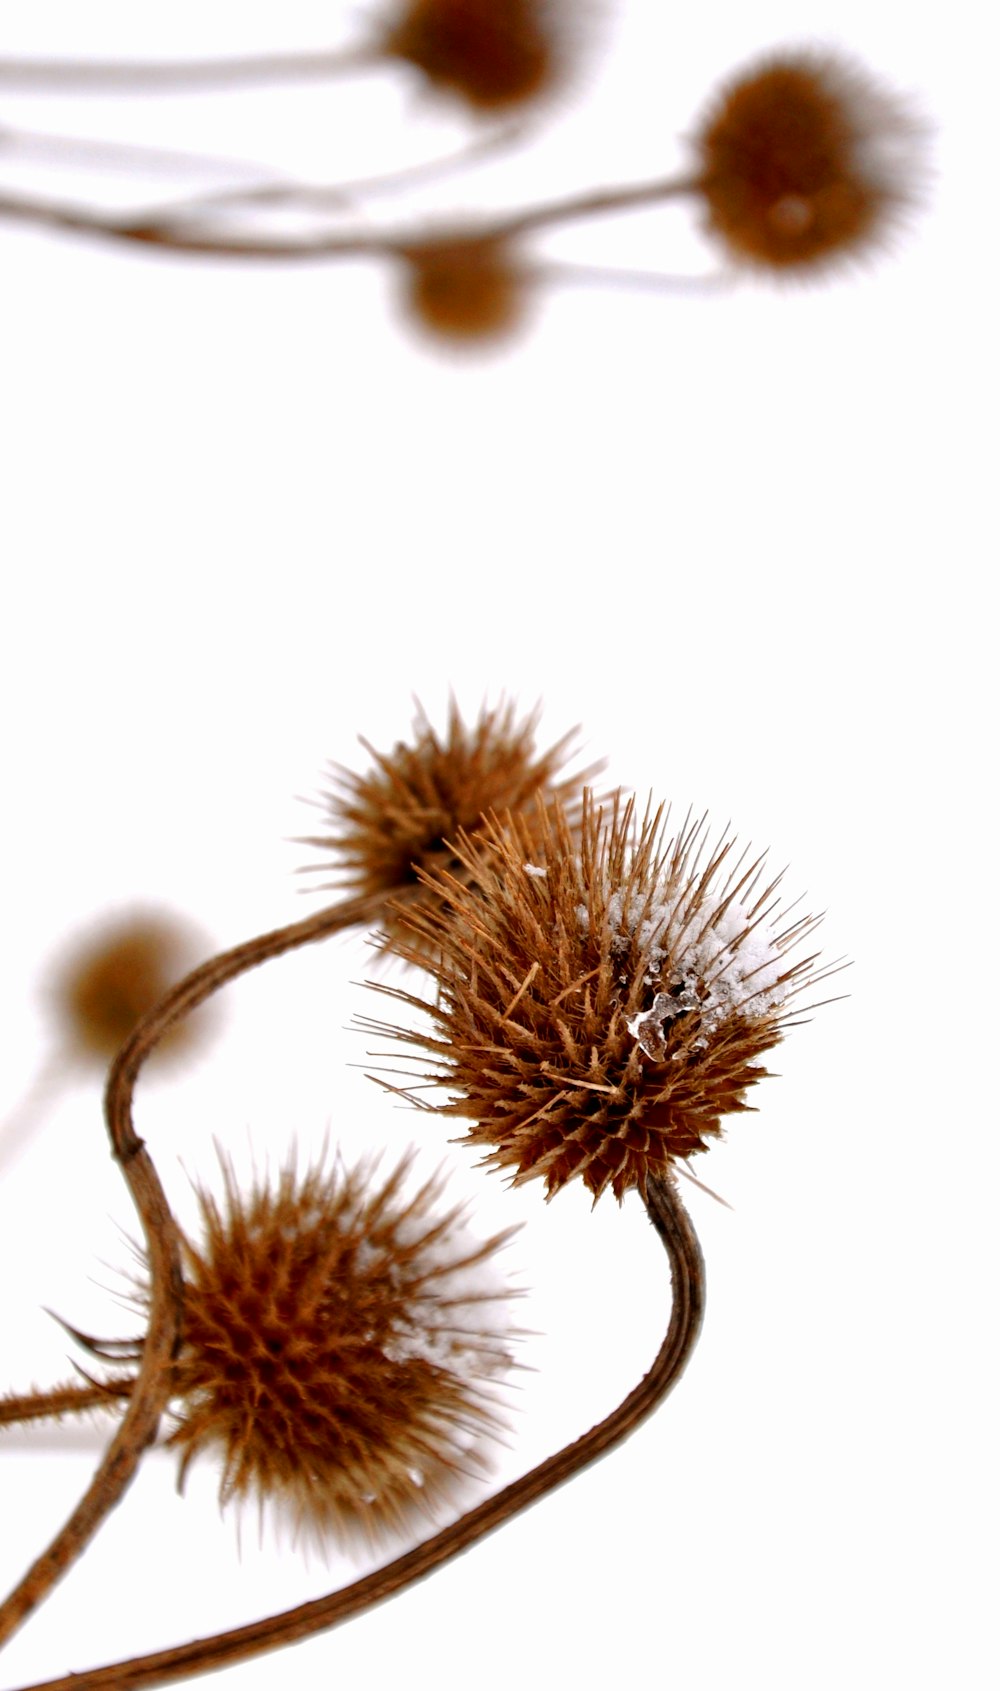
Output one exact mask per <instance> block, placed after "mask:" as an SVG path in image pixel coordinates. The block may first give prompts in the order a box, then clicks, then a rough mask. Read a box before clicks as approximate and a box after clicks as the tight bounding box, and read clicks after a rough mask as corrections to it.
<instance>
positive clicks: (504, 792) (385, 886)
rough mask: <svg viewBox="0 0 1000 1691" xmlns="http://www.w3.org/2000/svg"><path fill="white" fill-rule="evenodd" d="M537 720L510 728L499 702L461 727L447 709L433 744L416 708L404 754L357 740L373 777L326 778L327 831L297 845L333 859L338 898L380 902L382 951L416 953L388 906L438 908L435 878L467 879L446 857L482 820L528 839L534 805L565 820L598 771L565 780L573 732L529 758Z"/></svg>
mask: <svg viewBox="0 0 1000 1691" xmlns="http://www.w3.org/2000/svg"><path fill="white" fill-rule="evenodd" d="M538 716H539V712H538V710H537V709H535V710H533V711H531V712H529V714H528V715H527V716H525V717H523V718H522V719H521V720H520V721H519V720H518V719H517V716H516V714H515V710H514V706H513V705H512V704H510V703H509V702H506V703H505V702H503V701H501V703H499V704H498V705H496V706H494V707H492V708H486V707H485V706H484V708H483V709H482V711H481V712H480V714H479V717H478V719H477V720H476V721H475V722H473V723H466V722H465V721H464V720H463V718H462V716H461V714H460V713H459V710H458V706H457V705H456V704H455V701H454V700H452V701H451V704H450V707H449V711H448V721H447V727H446V729H445V731H444V733H443V734H439V733H438V732H436V731H435V729H434V728H432V727H431V724H430V722H429V721H428V719H427V716H426V714H425V713H424V711H423V709H422V707H420V706H418V709H417V715H416V718H415V720H414V724H413V735H412V740H411V742H410V743H409V744H406V743H404V742H402V741H400V742H398V743H397V744H396V745H395V746H394V747H393V749H392V751H391V752H377V751H376V750H375V748H374V747H373V746H371V745H370V744H369V742H368V741H367V740H364V739H362V741H361V744H362V745H363V746H364V747H365V750H366V751H367V752H368V753H369V755H370V757H371V758H372V760H373V764H374V767H373V768H372V769H370V770H369V771H368V772H367V773H366V774H364V775H358V774H356V773H355V772H354V771H353V770H349V769H345V768H343V767H342V766H340V765H334V766H333V767H332V768H331V771H330V786H329V789H328V792H327V793H326V795H325V796H324V798H323V799H322V801H321V802H322V805H323V808H324V810H325V811H326V815H327V820H328V831H327V832H324V833H322V834H313V835H309V836H308V837H307V838H306V840H305V842H304V843H306V844H308V845H314V846H319V847H321V848H322V849H323V850H324V851H329V852H331V853H333V854H334V856H335V858H336V859H337V860H338V861H339V868H340V874H339V878H338V881H337V882H336V883H335V884H336V885H338V886H339V887H340V888H341V889H342V890H343V891H345V892H347V893H349V894H350V895H351V896H357V897H363V898H370V899H373V900H381V901H384V906H383V908H384V914H383V917H382V920H383V923H384V927H385V930H386V934H387V936H388V939H389V942H390V944H392V943H393V942H394V941H395V939H397V938H404V937H405V940H406V944H407V948H408V953H409V954H412V953H413V952H414V950H415V949H416V948H417V946H418V941H417V938H416V935H415V933H414V932H413V931H412V930H407V931H406V933H405V936H404V933H403V929H402V926H401V921H400V916H399V913H398V911H397V909H396V908H395V905H394V904H391V903H390V902H389V901H390V900H395V901H396V902H398V903H400V904H405V905H409V904H411V903H414V904H428V903H429V904H434V905H442V904H447V902H448V894H447V892H446V890H445V886H444V882H443V881H442V879H441V877H442V876H448V877H451V876H454V877H457V878H458V879H459V880H461V879H464V878H465V877H466V876H467V875H469V874H471V873H474V870H471V869H470V868H469V867H468V865H467V863H466V861H465V860H464V859H463V858H462V857H461V856H460V855H458V854H457V853H456V851H455V850H454V846H453V842H454V841H455V840H457V838H458V836H459V834H462V833H464V834H465V835H467V836H468V837H469V838H470V839H473V840H474V839H475V838H476V837H477V835H478V833H479V831H480V830H481V829H482V828H483V826H484V825H485V821H486V818H487V817H488V816H489V815H490V814H492V813H493V812H500V811H504V812H506V811H511V812H513V813H515V814H523V815H524V816H525V818H526V820H525V826H526V827H528V828H529V829H530V830H537V828H538V825H539V823H538V817H539V804H540V805H541V807H542V808H543V809H544V807H545V805H548V804H551V803H555V802H556V801H561V802H562V804H563V805H564V806H565V807H566V809H567V814H568V815H570V816H572V814H573V812H574V806H575V804H576V803H577V802H578V799H579V795H580V793H581V791H582V787H583V783H584V781H585V780H586V779H587V777H588V775H592V774H594V773H595V772H596V769H597V767H599V766H591V768H590V769H589V770H582V771H581V772H580V773H579V774H576V775H566V774H564V773H563V770H564V768H565V765H566V762H567V759H568V758H569V757H570V756H571V753H572V749H573V742H574V741H575V739H576V730H573V731H572V732H571V733H569V734H567V735H564V736H563V738H562V739H561V740H559V741H557V742H556V744H555V745H552V746H550V747H549V748H548V750H547V751H544V752H538V751H536V749H535V734H536V729H537V726H538ZM314 867H316V868H323V867H325V865H315V866H314ZM428 877H430V878H428ZM327 884H329V883H327Z"/></svg>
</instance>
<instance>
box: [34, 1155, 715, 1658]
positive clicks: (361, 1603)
mask: <svg viewBox="0 0 1000 1691" xmlns="http://www.w3.org/2000/svg"><path fill="white" fill-rule="evenodd" d="M646 1205H647V1209H648V1213H649V1218H650V1220H651V1221H652V1223H653V1226H654V1227H655V1229H656V1231H657V1233H658V1234H659V1236H660V1239H661V1241H662V1243H663V1246H664V1249H665V1250H666V1253H667V1256H668V1259H669V1261H670V1270H671V1311H670V1322H669V1326H668V1329H667V1334H666V1337H665V1339H664V1341H663V1344H662V1345H661V1347H660V1350H659V1352H658V1353H657V1356H656V1359H655V1361H654V1362H653V1365H652V1367H651V1368H650V1370H649V1372H648V1374H646V1375H645V1377H644V1378H643V1379H642V1380H641V1381H640V1383H639V1384H638V1385H637V1386H636V1387H635V1389H634V1390H633V1391H631V1392H630V1393H629V1395H628V1397H626V1398H625V1400H624V1402H622V1403H621V1404H619V1406H618V1408H617V1409H615V1410H614V1411H613V1412H612V1413H611V1414H610V1415H608V1416H607V1417H606V1418H605V1419H604V1420H603V1421H600V1422H598V1424H597V1426H596V1427H592V1428H591V1429H590V1431H589V1432H588V1433H585V1434H584V1435H583V1437H582V1438H580V1439H577V1440H576V1441H575V1443H573V1444H570V1445H567V1446H566V1448H565V1449H563V1450H560V1451H559V1452H557V1454H556V1455H554V1456H550V1457H549V1458H548V1459H547V1460H546V1461H545V1462H542V1463H540V1464H539V1465H538V1467H536V1468H533V1469H532V1470H531V1472H530V1473H527V1474H524V1475H522V1477H521V1478H520V1479H518V1480H514V1481H513V1483H512V1484H511V1485H508V1486H505V1487H504V1489H503V1490H502V1491H500V1492H498V1493H497V1495H496V1496H495V1497H491V1498H488V1499H487V1501H486V1502H485V1503H481V1504H480V1505H479V1506H478V1507H477V1508H475V1509H471V1510H469V1512H468V1513H467V1514H465V1515H463V1516H462V1517H461V1518H460V1519H459V1520H458V1521H455V1522H454V1523H453V1524H452V1525H451V1526H449V1527H445V1528H444V1530H443V1531H442V1532H439V1533H436V1534H435V1535H434V1537H433V1538H429V1539H428V1540H427V1541H426V1542H425V1543H424V1544H419V1545H417V1547H416V1548H415V1549H414V1550H409V1551H407V1552H406V1554H405V1555H403V1556H399V1557H397V1558H396V1560H395V1561H393V1562H390V1563H389V1565H388V1566H387V1567H385V1568H380V1569H379V1570H378V1571H377V1572H375V1573H372V1574H366V1575H365V1577H364V1578H363V1579H359V1580H355V1581H354V1583H353V1584H352V1585H349V1586H347V1587H346V1589H344V1590H342V1591H335V1592H332V1593H331V1594H330V1595H329V1596H327V1597H320V1598H318V1599H315V1600H314V1601H313V1602H310V1603H302V1604H299V1605H298V1606H297V1607H296V1608H294V1609H287V1610H285V1611H284V1612H283V1613H281V1614H277V1615H271V1616H269V1617H268V1618H267V1619H265V1620H260V1621H253V1622H251V1623H250V1624H249V1625H248V1626H240V1627H235V1628H233V1629H232V1630H230V1631H228V1632H223V1633H218V1634H216V1635H215V1636H213V1637H210V1638H201V1639H194V1640H192V1641H191V1642H190V1643H187V1644H181V1645H177V1646H176V1647H174V1648H173V1649H168V1650H157V1651H154V1652H152V1653H151V1654H150V1655H147V1656H138V1657H132V1658H131V1659H130V1660H128V1661H123V1662H116V1663H113V1664H112V1665H110V1666H108V1667H102V1668H96V1669H93V1670H92V1671H89V1672H86V1673H71V1674H68V1675H66V1676H64V1677H62V1678H60V1679H51V1680H45V1681H43V1682H40V1683H39V1684H37V1685H35V1686H32V1687H30V1691H112V1688H114V1691H124V1688H125V1687H128V1688H130V1691H137V1688H138V1687H140V1686H146V1685H166V1684H169V1683H172V1682H173V1681H176V1680H179V1679H183V1678H185V1677H187V1676H188V1675H189V1674H193V1673H207V1672H210V1671H211V1670H213V1669H215V1668H221V1667H226V1666H229V1665H231V1664H232V1663H234V1662H239V1661H246V1660H247V1659H249V1658H250V1657H252V1656H256V1655H261V1654H262V1653H263V1652H264V1651H265V1650H274V1649H278V1648H279V1647H280V1646H282V1645H285V1644H292V1643H296V1642H299V1641H301V1640H302V1639H304V1638H310V1637H312V1636H313V1635H314V1634H316V1633H319V1632H324V1631H328V1630H329V1629H330V1628H331V1627H334V1626H337V1625H338V1624H339V1623H340V1622H341V1621H345V1620H349V1619H350V1618H351V1616H353V1615H357V1614H360V1613H361V1612H362V1611H364V1610H366V1609H369V1608H371V1607H372V1606H373V1605H374V1604H376V1603H380V1602H383V1601H384V1600H385V1599H386V1598H387V1597H392V1596H394V1595H395V1594H396V1593H397V1592H399V1591H402V1590H404V1589H405V1588H406V1587H407V1586H409V1585H413V1584H414V1583H415V1582H416V1581H417V1580H419V1579H424V1578H425V1577H426V1576H427V1575H428V1574H430V1573H432V1572H433V1571H434V1570H435V1569H436V1568H439V1567H441V1566H442V1565H443V1563H445V1562H447V1561H450V1560H451V1559H452V1557H454V1556H457V1555H459V1554H460V1553H461V1552H462V1551H463V1550H468V1549H469V1548H470V1546H471V1545H473V1544H475V1543H476V1542H477V1541H478V1540H479V1539H481V1538H484V1537H485V1536H486V1534H487V1533H490V1532H493V1531H495V1529H496V1528H497V1527H500V1526H502V1525H503V1523H504V1522H505V1521H508V1520H510V1519H511V1517H512V1516H514V1515H516V1514H518V1513H519V1512H520V1511H521V1510H522V1509H527V1508H528V1507H529V1506H530V1505H531V1504H532V1503H537V1502H538V1501H539V1499H540V1498H542V1497H544V1495H545V1494H546V1492H549V1491H551V1490H553V1489H554V1487H556V1486H558V1485H562V1484H563V1483H564V1481H566V1480H568V1479H571V1478H572V1476H573V1475H574V1474H577V1473H579V1472H580V1470H581V1469H582V1468H585V1467H586V1466H587V1465H588V1464H589V1463H591V1462H593V1461H595V1460H596V1458H597V1457H599V1456H603V1455H604V1454H606V1452H607V1451H609V1450H611V1449H612V1448H613V1447H614V1446H615V1445H616V1444H619V1443H621V1441H622V1440H623V1439H625V1438H627V1437H628V1435H629V1434H630V1433H632V1432H634V1431H635V1429H636V1428H637V1427H638V1426H639V1424H640V1423H641V1422H642V1421H644V1420H645V1418H646V1417H647V1416H648V1415H650V1414H651V1413H652V1412H653V1410H654V1409H655V1408H656V1407H657V1405H658V1404H659V1403H661V1402H662V1401H663V1399H664V1398H665V1397H666V1395H667V1393H668V1392H669V1391H670V1390H671V1388H672V1387H673V1386H674V1385H675V1384H676V1382H677V1381H678V1380H679V1379H680V1376H681V1374H682V1373H683V1371H684V1368H685V1365H686V1363H687V1361H688V1358H689V1357H690V1355H691V1352H692V1350H693V1348H694V1344H695V1341H696V1340H697V1337H698V1333H699V1329H700V1326H701V1319H702V1313H703V1309H704V1296H705V1290H704V1263H703V1260H702V1255H701V1250H700V1247H699V1245H698V1240H697V1237H696V1235H695V1232H694V1229H693V1228H692V1226H691V1222H690V1220H689V1218H688V1215H687V1213H686V1211H685V1209H684V1207H683V1205H682V1203H681V1201H680V1198H679V1197H678V1195H677V1192H676V1190H675V1188H674V1185H673V1182H672V1180H670V1179H665V1180H661V1179H658V1178H651V1179H650V1181H649V1182H648V1186H647V1191H646Z"/></svg>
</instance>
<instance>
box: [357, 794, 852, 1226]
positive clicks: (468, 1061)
mask: <svg viewBox="0 0 1000 1691" xmlns="http://www.w3.org/2000/svg"><path fill="white" fill-rule="evenodd" d="M663 821H664V818H663V817H662V814H661V812H657V813H656V815H655V816H650V815H649V814H648V813H647V816H646V818H645V820H644V821H643V822H642V824H641V825H640V826H636V825H635V823H634V817H633V808H632V804H631V801H629V802H627V803H623V802H622V801H621V800H620V798H618V799H616V800H615V802H614V805H613V807H612V810H611V813H610V816H608V817H607V818H606V817H605V814H604V812H603V811H601V810H600V809H598V808H597V807H596V806H595V804H594V803H593V802H592V801H591V800H590V799H589V795H588V798H587V799H586V800H585V804H584V814H583V823H582V833H581V834H580V836H579V837H578V836H577V834H576V833H575V831H573V830H571V829H570V827H569V826H568V824H567V822H566V819H565V816H564V815H563V814H562V813H561V812H559V811H556V812H554V813H552V812H550V813H548V814H544V815H543V816H542V817H541V818H540V824H541V835H542V837H541V842H539V833H538V830H537V829H536V830H535V831H534V832H532V830H530V829H529V828H528V827H526V826H525V823H524V821H523V818H509V819H507V820H506V822H505V824H504V825H503V826H501V825H500V824H499V823H494V824H491V825H490V826H489V827H488V828H486V829H485V830H483V832H482V834H481V835H480V837H479V839H478V840H476V841H472V840H469V839H463V840H462V841H461V842H460V846H459V855H460V858H461V861H462V863H463V865H464V867H465V870H466V874H467V878H468V881H469V882H472V881H474V882H475V889H476V890H475V891H474V892H472V891H470V890H469V887H468V885H462V884H459V883H457V882H455V881H452V880H451V879H448V880H447V883H446V886H445V885H444V884H441V885H440V891H441V894H442V896H443V894H444V892H445V891H446V890H447V893H448V897H449V900H450V908H449V909H448V910H447V912H445V911H443V910H442V907H441V905H440V903H436V902H431V903H427V904H423V905H420V906H417V907H414V908H412V909H408V910H403V909H400V911H399V918H400V922H401V923H402V925H403V927H404V928H407V927H408V928H409V929H410V931H411V933H412V934H413V936H414V939H413V944H414V946H415V948H417V949H418V950H419V952H420V954H421V955H423V954H425V953H426V952H428V951H431V950H435V949H436V951H437V953H438V956H437V960H436V962H435V963H434V965H433V972H434V974H435V975H436V977H437V987H438V991H437V994H436V996H435V997H434V999H432V1000H423V999H420V998H419V997H416V996H414V995H413V994H411V993H406V992H402V991H399V990H398V989H391V988H388V987H382V988H379V989H378V990H381V991H385V992H390V994H391V995H392V996H394V997H395V998H397V999H399V1000H402V1001H404V1002H406V1003H408V1004H410V1005H411V1006H414V1007H416V1008H417V1009H419V1010H420V1011H421V1012H423V1013H424V1015H425V1016H426V1017H427V1018H429V1022H430V1028H431V1031H429V1032H428V1031H422V1030H421V1031H411V1030H408V1029H402V1028H398V1027H394V1026H388V1025H387V1024H385V1023H382V1022H375V1021H371V1020H370V1019H367V1018H366V1024H365V1025H367V1026H368V1027H369V1028H371V1029H375V1030H377V1031H379V1032H380V1033H383V1034H384V1033H386V1032H388V1033H390V1034H392V1035H393V1036H394V1037H396V1038H398V1039H401V1040H403V1041H404V1042H405V1043H407V1044H408V1045H413V1046H417V1047H419V1048H422V1049H423V1050H424V1051H425V1052H427V1053H428V1054H429V1055H428V1058H427V1061H428V1064H429V1069H430V1072H429V1075H428V1079H430V1080H432V1081H436V1082H438V1083H439V1084H441V1085H442V1086H446V1087H447V1088H448V1089H449V1092H450V1096H449V1098H448V1100H447V1101H446V1102H444V1103H442V1104H438V1105H433V1104H426V1103H425V1104H424V1107H425V1108H429V1109H436V1110H437V1111H439V1112H440V1113H442V1114H445V1115H454V1116H461V1117H464V1118H466V1119H468V1118H471V1120H472V1122H473V1125H472V1127H471V1128H470V1129H469V1130H468V1133H467V1135H466V1139H467V1142H468V1143H469V1144H473V1145H479V1146H484V1147H485V1148H486V1151H487V1155H486V1158H485V1160H486V1162H488V1163H491V1164H494V1165H495V1166H497V1167H500V1168H507V1169H511V1170H513V1179H514V1182H515V1184H517V1183H520V1182H521V1181H524V1180H527V1179H529V1178H531V1177H533V1176H536V1175H537V1176H542V1177H544V1179H545V1181H546V1185H547V1188H548V1192H549V1194H550V1195H551V1194H552V1193H553V1192H555V1191H556V1190H557V1188H559V1187H560V1186H562V1185H564V1184H565V1182H566V1181H567V1180H569V1179H571V1178H572V1177H573V1176H574V1175H579V1176H580V1177H581V1178H582V1179H583V1181H584V1182H585V1184H586V1185H587V1186H588V1187H589V1189H590V1190H591V1191H592V1192H593V1193H594V1196H595V1198H597V1197H599V1196H600V1194H601V1193H602V1192H603V1191H605V1189H606V1188H608V1187H610V1188H611V1190H612V1191H613V1192H614V1194H615V1196H616V1197H617V1198H619V1199H620V1198H621V1197H622V1195H623V1193H624V1192H626V1191H627V1190H628V1189H629V1188H630V1187H637V1188H638V1189H639V1191H640V1192H644V1191H645V1186H646V1181H647V1178H648V1177H649V1176H650V1175H653V1174H655V1175H664V1174H666V1173H667V1172H668V1171H669V1169H670V1166H671V1164H672V1162H673V1161H674V1160H675V1159H677V1158H687V1157H690V1156H691V1155H693V1154H694V1153H695V1152H696V1151H702V1150H705V1149H706V1148H707V1143H708V1141H709V1140H710V1139H711V1138H713V1137H715V1136H717V1135H718V1134H719V1133H720V1132H721V1122H720V1118H721V1117H722V1116H723V1115H726V1114H727V1113H729V1112H730V1111H737V1110H746V1109H749V1108H750V1106H749V1105H748V1104H747V1103H746V1101H745V1093H746V1090H747V1088H748V1087H749V1086H751V1085H752V1084H753V1082H754V1081H756V1080H758V1079H760V1078H761V1076H763V1075H764V1074H766V1072H767V1071H766V1070H765V1069H764V1068H762V1067H761V1066H760V1063H759V1058H760V1057H761V1056H762V1054H763V1053H764V1052H765V1051H767V1050H769V1049H770V1048H771V1047H772V1046H774V1045H776V1044H777V1043H778V1041H779V1040H780V1038H781V1035H782V1030H783V1028H784V1027H785V1026H786V1025H787V1023H788V1019H789V1015H790V1011H791V1005H792V1000H793V999H794V998H795V997H796V995H797V994H798V993H799V992H801V990H802V988H803V987H804V986H805V985H806V984H807V983H808V982H810V981H813V980H815V979H817V978H818V977H817V976H816V974H815V972H814V971H813V969H812V963H813V959H812V958H811V957H800V958H798V960H793V959H792V957H791V956H790V953H791V952H792V950H793V948H794V947H795V946H796V945H797V944H798V943H799V941H801V940H802V938H803V937H804V936H805V935H806V934H808V933H809V932H810V931H811V929H812V928H813V927H814V926H815V922H814V920H813V919H812V918H810V917H801V918H798V919H790V918H789V917H788V914H787V910H785V909H783V908H782V906H781V902H780V900H779V899H778V898H777V897H776V889H777V886H778V881H779V880H780V876H779V877H777V878H775V879H772V880H770V881H768V882H766V884H762V883H763V882H764V867H763V864H764V859H763V858H762V857H759V858H757V859H755V860H754V861H752V862H749V863H748V862H747V857H748V851H747V850H746V849H744V850H743V852H742V853H739V854H737V852H736V843H735V841H734V840H733V839H731V838H729V837H726V836H724V837H723V838H721V839H720V840H719V842H718V843H717V844H716V845H715V846H714V847H712V848H711V849H709V845H708V836H707V832H706V826H705V823H704V820H702V821H701V822H691V821H689V822H687V823H686V824H685V825H684V827H683V828H681V830H680V831H679V832H678V833H677V834H676V835H674V836H673V837H671V838H666V837H665V834H664V829H663V826H662V824H663ZM407 1095H408V1094H407ZM420 1097H421V1101H422V1100H423V1097H424V1094H423V1092H421V1095H420ZM413 1101H414V1102H416V1101H418V1100H416V1099H414V1100H413Z"/></svg>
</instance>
